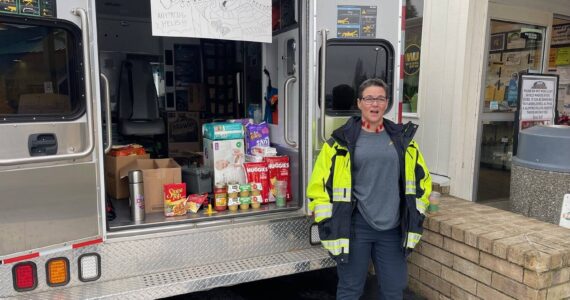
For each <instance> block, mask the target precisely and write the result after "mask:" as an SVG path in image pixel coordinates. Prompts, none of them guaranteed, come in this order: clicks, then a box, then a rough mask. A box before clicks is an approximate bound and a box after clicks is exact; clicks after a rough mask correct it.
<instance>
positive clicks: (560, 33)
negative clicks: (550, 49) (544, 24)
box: [550, 24, 570, 45]
mask: <svg viewBox="0 0 570 300" xmlns="http://www.w3.org/2000/svg"><path fill="white" fill-rule="evenodd" d="M550 44H551V45H564V44H570V24H560V25H554V26H552V40H551V43H550Z"/></svg>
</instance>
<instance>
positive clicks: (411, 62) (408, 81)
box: [402, 0, 424, 114]
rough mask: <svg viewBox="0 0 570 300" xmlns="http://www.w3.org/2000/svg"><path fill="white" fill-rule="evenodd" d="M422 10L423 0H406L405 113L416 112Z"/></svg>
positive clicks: (403, 108)
mask: <svg viewBox="0 0 570 300" xmlns="http://www.w3.org/2000/svg"><path fill="white" fill-rule="evenodd" d="M423 10H424V1H423V0H406V27H405V30H406V34H405V36H406V38H405V44H404V99H403V102H404V103H403V107H402V110H403V112H404V113H405V114H416V113H417V112H418V89H419V82H420V56H421V55H420V54H421V46H422V22H423Z"/></svg>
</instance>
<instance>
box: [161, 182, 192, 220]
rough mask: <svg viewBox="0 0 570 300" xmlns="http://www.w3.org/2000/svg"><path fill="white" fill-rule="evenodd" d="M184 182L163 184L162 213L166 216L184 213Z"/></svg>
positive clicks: (185, 209)
mask: <svg viewBox="0 0 570 300" xmlns="http://www.w3.org/2000/svg"><path fill="white" fill-rule="evenodd" d="M186 211H187V208H186V183H171V184H165V185H164V215H165V216H167V217H174V216H183V215H185V214H186Z"/></svg>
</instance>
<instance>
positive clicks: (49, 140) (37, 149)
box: [28, 133, 57, 156]
mask: <svg viewBox="0 0 570 300" xmlns="http://www.w3.org/2000/svg"><path fill="white" fill-rule="evenodd" d="M28 151H29V152H30V156H43V155H55V154H57V138H56V136H55V134H53V133H38V134H32V135H30V136H29V137H28Z"/></svg>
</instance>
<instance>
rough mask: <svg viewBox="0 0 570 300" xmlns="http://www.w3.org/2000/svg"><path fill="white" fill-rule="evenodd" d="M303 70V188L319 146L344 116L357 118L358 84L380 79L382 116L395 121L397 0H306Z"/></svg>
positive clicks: (398, 76) (399, 15)
mask: <svg viewBox="0 0 570 300" xmlns="http://www.w3.org/2000/svg"><path fill="white" fill-rule="evenodd" d="M307 5H308V8H307V10H308V11H309V15H308V19H309V24H308V26H309V36H308V37H307V39H308V41H307V42H306V44H307V45H309V46H308V48H309V51H308V52H307V53H306V55H307V58H306V59H305V61H307V63H308V66H310V67H309V68H308V70H309V76H308V78H309V80H308V82H307V90H306V95H307V99H309V101H307V102H306V103H305V105H306V106H307V107H306V110H307V111H308V114H307V116H306V118H307V120H306V122H304V125H305V126H306V130H303V133H304V134H305V135H306V136H305V137H304V138H305V140H306V143H305V147H304V151H303V153H304V155H305V156H306V157H305V161H307V162H308V164H307V167H306V169H305V172H306V173H305V174H307V176H305V178H306V180H305V182H304V183H305V186H306V184H307V182H308V180H309V178H310V176H311V172H312V166H313V162H314V161H315V159H316V157H317V155H318V153H319V151H320V149H321V147H322V145H323V143H324V142H325V141H326V140H327V139H329V138H330V136H331V133H332V132H333V131H334V130H335V129H336V128H338V127H340V126H341V125H342V124H344V123H345V122H346V121H347V119H348V118H350V117H351V116H354V115H359V114H360V111H359V110H358V107H357V105H356V99H357V95H358V87H359V85H360V84H361V83H362V82H363V81H364V80H366V79H368V78H380V79H382V80H384V81H385V82H386V83H387V84H388V86H389V88H390V92H389V93H388V95H389V101H390V102H389V108H388V111H387V112H386V115H385V116H386V118H388V119H390V120H393V121H395V122H398V121H399V119H398V116H399V103H400V102H401V100H400V99H401V94H400V90H401V89H400V86H401V84H402V80H401V74H400V72H399V71H398V70H399V69H400V59H399V58H400V57H401V56H400V53H401V41H402V38H403V31H402V21H401V20H402V17H403V16H402V11H403V9H404V7H403V6H402V1H391V0H381V1H377V0H360V1H346V0H344V1H340V0H336V1H308V3H307Z"/></svg>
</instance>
